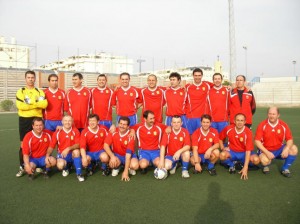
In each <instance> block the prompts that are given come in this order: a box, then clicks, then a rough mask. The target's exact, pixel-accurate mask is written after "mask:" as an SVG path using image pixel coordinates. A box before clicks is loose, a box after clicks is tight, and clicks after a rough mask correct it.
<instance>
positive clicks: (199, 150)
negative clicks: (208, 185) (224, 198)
mask: <svg viewBox="0 0 300 224" xmlns="http://www.w3.org/2000/svg"><path fill="white" fill-rule="evenodd" d="M210 126H211V116H209V115H208V114H203V115H202V117H201V127H200V128H198V129H197V130H196V131H195V132H194V133H193V135H192V149H193V156H191V164H192V165H193V166H195V172H202V167H201V165H200V164H208V166H207V169H208V172H209V174H210V175H211V176H214V175H216V174H217V172H216V169H215V163H216V162H217V161H218V159H219V156H220V152H219V149H218V148H219V134H218V131H217V130H216V129H214V128H211V127H210Z"/></svg>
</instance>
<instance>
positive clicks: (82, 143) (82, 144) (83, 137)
mask: <svg viewBox="0 0 300 224" xmlns="http://www.w3.org/2000/svg"><path fill="white" fill-rule="evenodd" d="M79 146H80V149H84V150H86V131H85V130H83V131H82V133H81V136H80V143H79Z"/></svg>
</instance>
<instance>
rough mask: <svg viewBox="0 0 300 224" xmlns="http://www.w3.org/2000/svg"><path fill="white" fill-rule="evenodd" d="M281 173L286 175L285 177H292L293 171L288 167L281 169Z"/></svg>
mask: <svg viewBox="0 0 300 224" xmlns="http://www.w3.org/2000/svg"><path fill="white" fill-rule="evenodd" d="M281 174H282V175H283V176H284V177H288V178H289V177H291V172H290V171H289V170H288V169H286V170H282V171H281Z"/></svg>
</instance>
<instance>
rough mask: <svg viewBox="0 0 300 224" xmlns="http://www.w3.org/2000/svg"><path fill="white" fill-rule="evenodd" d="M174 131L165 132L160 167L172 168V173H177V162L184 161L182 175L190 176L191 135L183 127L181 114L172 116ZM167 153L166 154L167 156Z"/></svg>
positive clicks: (184, 176)
mask: <svg viewBox="0 0 300 224" xmlns="http://www.w3.org/2000/svg"><path fill="white" fill-rule="evenodd" d="M171 126H172V131H171V133H169V134H167V133H164V134H163V137H162V140H161V147H160V161H159V165H158V168H163V167H164V168H166V169H167V170H170V174H175V171H176V166H177V162H178V161H179V160H181V161H182V177H183V178H189V177H190V175H189V172H188V165H189V160H190V151H189V150H190V135H189V132H188V131H187V130H186V129H185V128H182V127H181V126H182V120H181V117H180V116H173V117H172V122H171ZM165 155H166V156H165Z"/></svg>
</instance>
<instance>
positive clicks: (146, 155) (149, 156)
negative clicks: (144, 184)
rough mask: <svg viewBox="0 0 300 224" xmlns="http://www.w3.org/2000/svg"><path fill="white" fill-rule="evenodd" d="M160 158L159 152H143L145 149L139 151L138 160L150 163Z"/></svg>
mask: <svg viewBox="0 0 300 224" xmlns="http://www.w3.org/2000/svg"><path fill="white" fill-rule="evenodd" d="M159 156H160V150H159V149H157V150H145V149H139V160H142V159H145V160H147V161H149V162H152V163H153V161H154V160H155V159H156V158H159Z"/></svg>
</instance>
